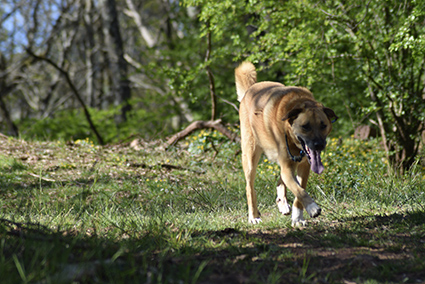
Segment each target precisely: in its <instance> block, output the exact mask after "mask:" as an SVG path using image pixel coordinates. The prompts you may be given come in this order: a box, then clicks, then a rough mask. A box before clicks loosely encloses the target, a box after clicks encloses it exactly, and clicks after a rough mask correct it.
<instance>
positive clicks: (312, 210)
mask: <svg viewBox="0 0 425 284" xmlns="http://www.w3.org/2000/svg"><path fill="white" fill-rule="evenodd" d="M305 210H306V211H307V213H308V215H310V217H311V218H316V217H317V216H319V215H320V213H321V212H322V209H320V207H319V206H318V205H317V204H316V203H315V202H313V203H310V204H309V205H307V206H306V207H305Z"/></svg>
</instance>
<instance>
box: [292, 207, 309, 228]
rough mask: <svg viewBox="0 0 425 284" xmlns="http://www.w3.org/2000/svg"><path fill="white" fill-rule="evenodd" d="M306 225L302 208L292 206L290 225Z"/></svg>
mask: <svg viewBox="0 0 425 284" xmlns="http://www.w3.org/2000/svg"><path fill="white" fill-rule="evenodd" d="M305 226H307V222H306V220H304V216H303V210H302V209H300V208H298V207H295V206H293V207H292V227H305Z"/></svg>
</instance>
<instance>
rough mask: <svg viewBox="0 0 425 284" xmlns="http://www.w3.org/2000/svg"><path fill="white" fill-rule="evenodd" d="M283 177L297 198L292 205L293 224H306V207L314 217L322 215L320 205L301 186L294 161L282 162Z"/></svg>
mask: <svg viewBox="0 0 425 284" xmlns="http://www.w3.org/2000/svg"><path fill="white" fill-rule="evenodd" d="M298 170H300V169H298ZM281 178H282V181H283V182H284V184H285V185H286V186H287V187H288V188H289V189H290V190H291V191H292V193H293V194H294V195H295V200H294V204H293V207H292V225H293V226H299V225H301V226H304V225H305V220H304V217H303V209H304V208H305V209H306V211H307V213H308V214H309V215H310V216H311V217H312V218H314V217H317V216H319V215H320V211H321V209H320V207H319V206H318V205H317V204H316V203H315V202H314V200H313V199H312V198H311V197H310V196H309V195H308V193H307V192H306V191H305V189H304V188H303V187H301V185H300V184H299V182H298V180H297V178H296V177H295V166H294V164H293V163H290V162H289V163H281Z"/></svg>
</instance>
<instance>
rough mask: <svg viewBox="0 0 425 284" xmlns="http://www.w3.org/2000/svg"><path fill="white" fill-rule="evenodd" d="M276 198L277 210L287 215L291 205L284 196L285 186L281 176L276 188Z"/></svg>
mask: <svg viewBox="0 0 425 284" xmlns="http://www.w3.org/2000/svg"><path fill="white" fill-rule="evenodd" d="M276 191H277V198H276V204H277V207H278V208H279V212H280V213H282V214H283V215H288V214H289V213H291V206H289V204H288V199H287V198H286V186H285V184H284V183H283V181H282V178H279V182H278V185H277V188H276Z"/></svg>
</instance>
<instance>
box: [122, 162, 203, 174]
mask: <svg viewBox="0 0 425 284" xmlns="http://www.w3.org/2000/svg"><path fill="white" fill-rule="evenodd" d="M129 166H130V167H135V168H142V169H154V168H155V167H158V166H159V167H161V168H164V169H166V170H184V171H191V172H194V173H198V174H204V173H205V172H204V171H196V170H192V169H189V168H184V167H181V166H175V165H170V164H158V165H155V166H149V165H146V164H144V163H131V164H129Z"/></svg>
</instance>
